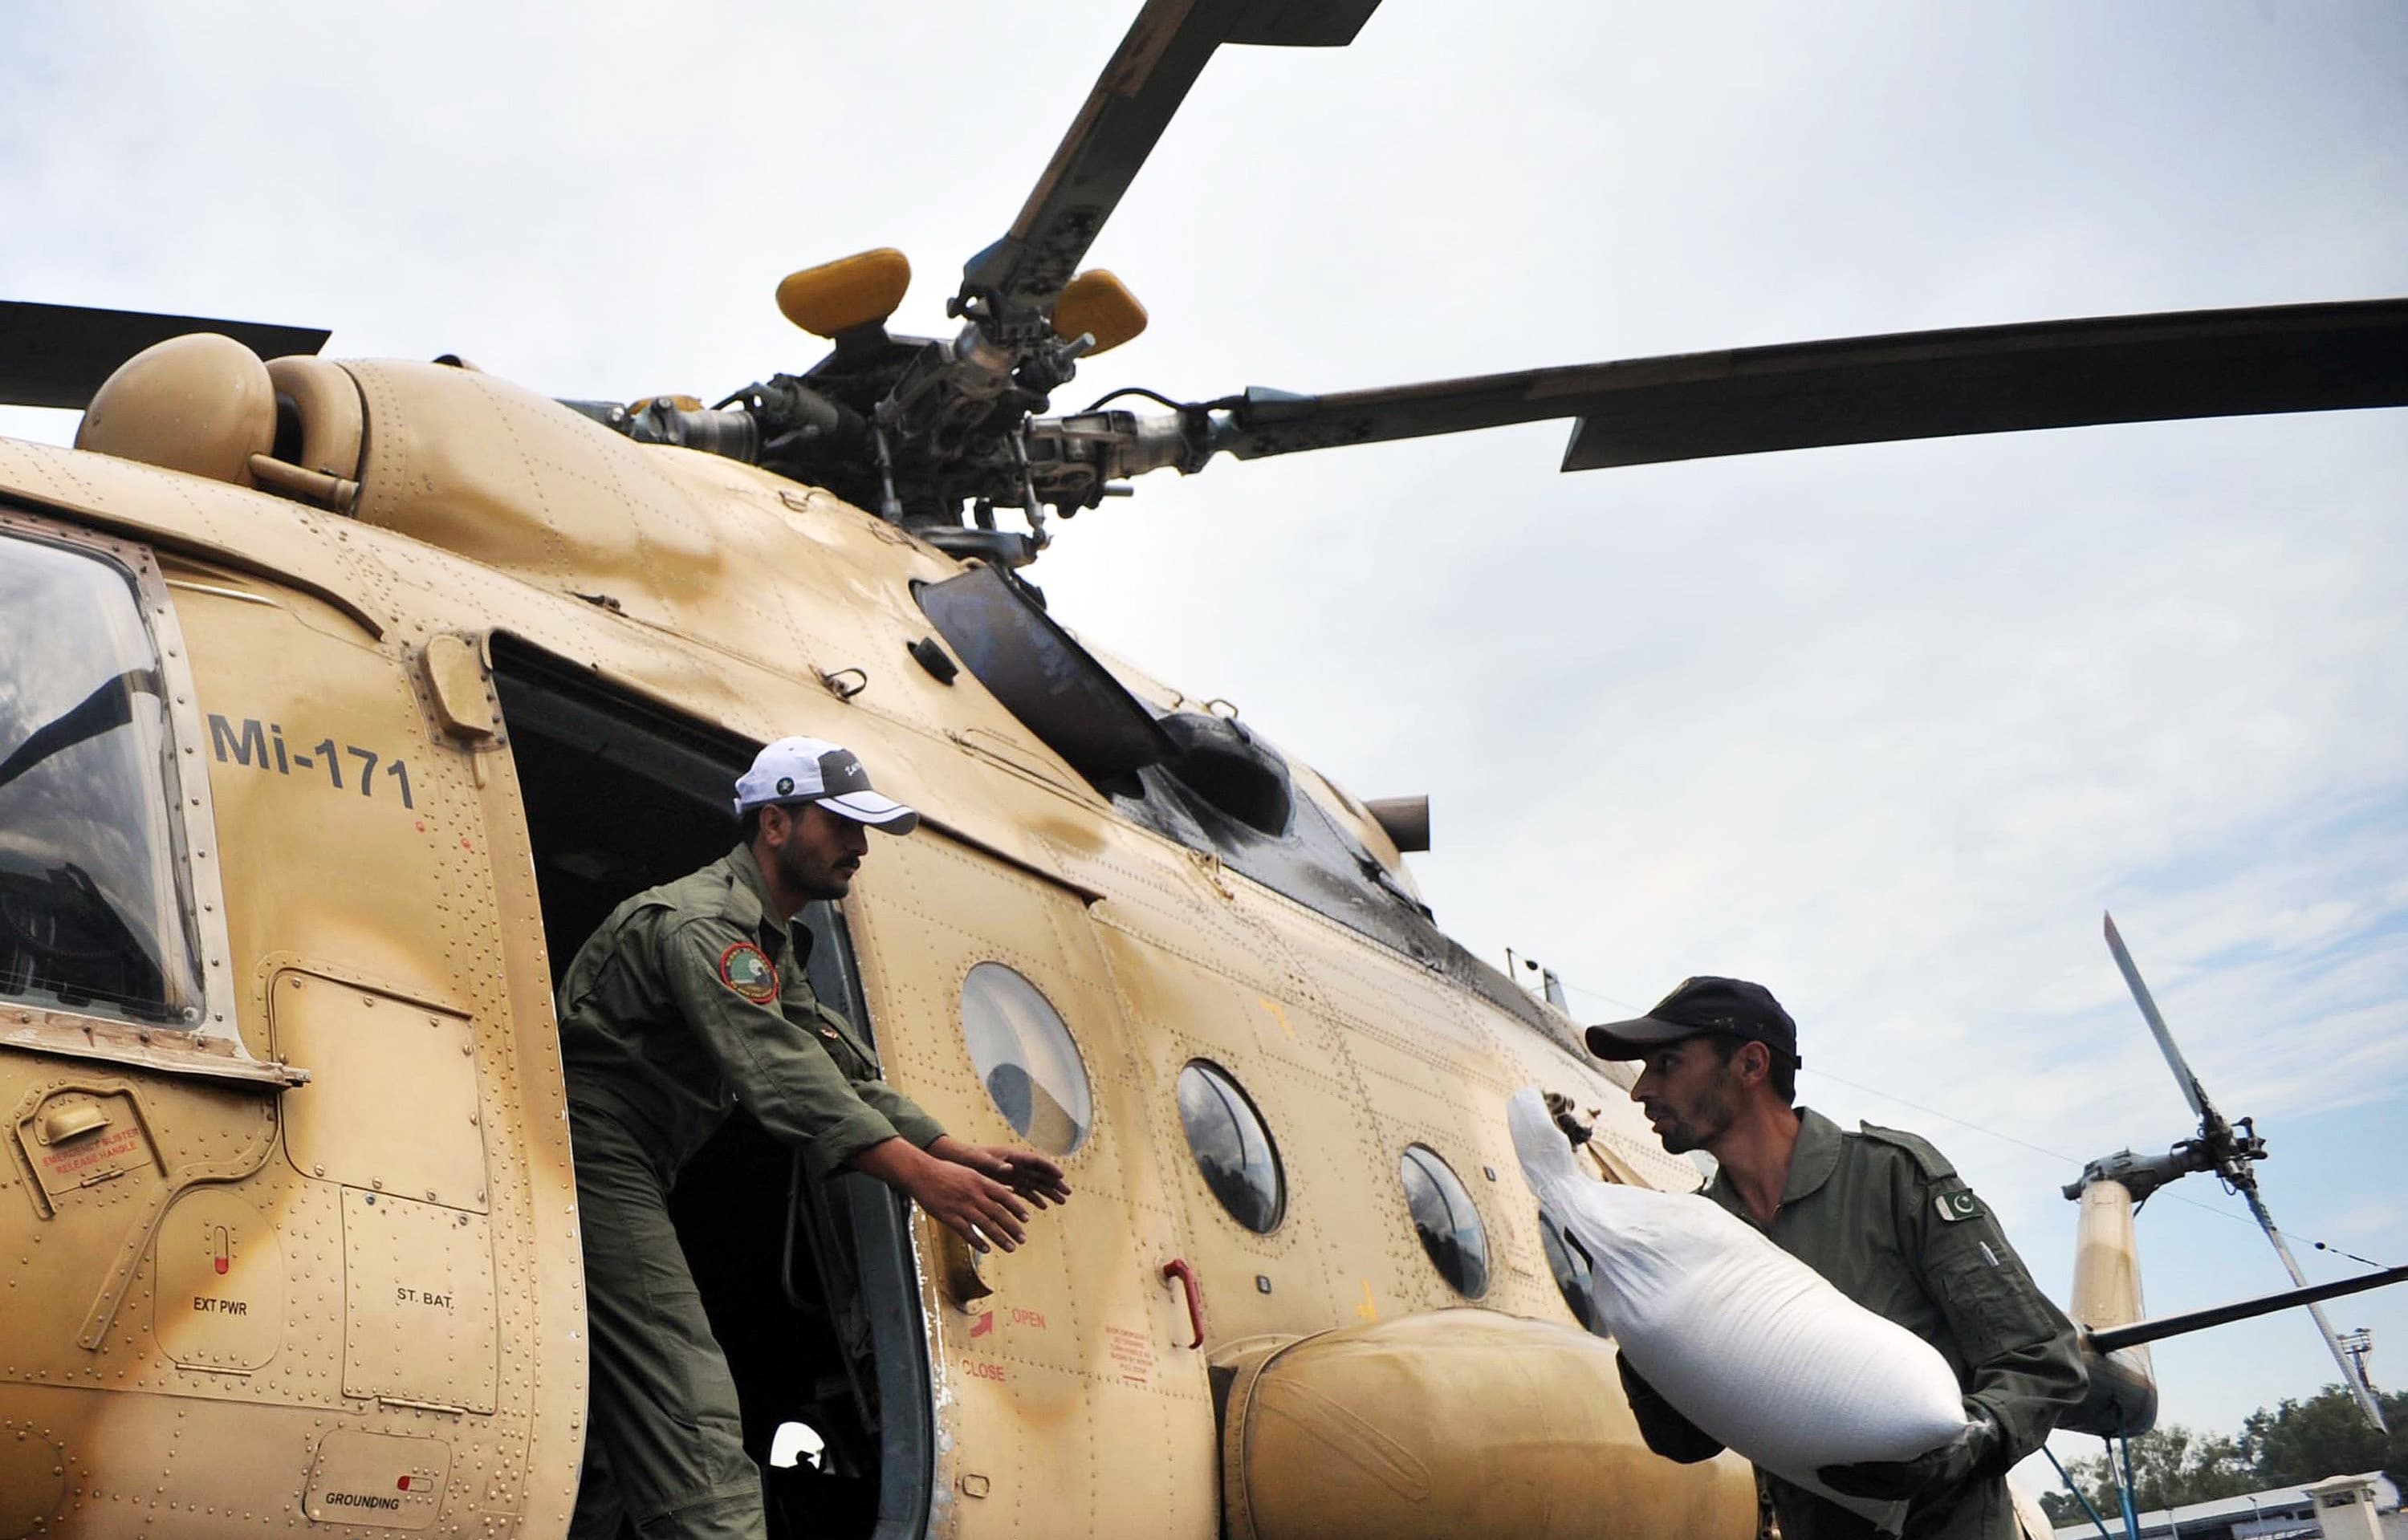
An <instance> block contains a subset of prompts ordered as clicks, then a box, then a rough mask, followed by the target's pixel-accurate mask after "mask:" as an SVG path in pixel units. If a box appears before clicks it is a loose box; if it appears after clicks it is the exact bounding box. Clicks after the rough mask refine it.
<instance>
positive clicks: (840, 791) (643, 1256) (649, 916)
mask: <svg viewBox="0 0 2408 1540" xmlns="http://www.w3.org/2000/svg"><path fill="white" fill-rule="evenodd" d="M736 812H737V816H738V819H740V820H742V824H743V834H744V838H743V842H742V843H741V844H739V845H738V846H737V847H736V848H734V849H733V850H731V851H729V852H728V853H727V854H726V855H724V856H723V857H721V858H720V859H719V860H717V861H714V862H712V863H710V865H708V866H705V867H703V868H702V869H701V870H700V871H698V872H695V873H694V874H693V875H692V876H690V877H681V878H680V879H678V880H677V881H675V882H671V883H668V884H667V885H665V886H663V887H659V888H653V889H651V890H649V891H645V892H641V893H638V894H637V895H636V896H635V897H633V898H631V899H628V900H627V901H626V902H625V903H624V904H622V905H619V906H618V908H616V909H615V910H613V911H611V914H610V918H609V920H605V921H603V923H602V927H601V928H600V929H599V930H597V931H595V933H594V935H593V937H592V938H591V939H589V940H588V941H587V942H586V943H585V945H584V946H583V947H582V948H579V950H578V953H577V957H576V960H575V961H574V962H571V963H570V964H569V966H568V972H567V973H566V975H565V976H564V977H563V978H562V980H561V985H560V1001H559V1005H560V1046H561V1061H562V1065H563V1069H564V1072H565V1074H566V1079H567V1084H568V1124H569V1133H570V1137H571V1141H572V1144H573V1146H574V1149H575V1154H576V1162H577V1198H578V1206H579V1209H580V1220H581V1229H582V1233H583V1234H584V1237H585V1280H586V1311H587V1320H588V1324H589V1327H590V1331H591V1340H590V1343H589V1353H588V1357H589V1360H590V1363H591V1398H592V1416H591V1418H590V1419H589V1424H588V1428H587V1434H586V1468H585V1476H584V1479H583V1480H582V1481H581V1483H580V1486H579V1490H578V1499H577V1515H576V1518H575V1519H574V1521H573V1522H572V1524H571V1527H570V1533H572V1534H573V1535H577V1536H580V1537H590V1540H609V1537H615V1536H617V1535H619V1534H620V1533H622V1526H623V1523H624V1524H632V1526H633V1529H634V1531H635V1533H638V1534H641V1535H642V1536H644V1537H645V1540H665V1537H668V1536H679V1537H686V1536H694V1537H702V1536H710V1537H714V1540H716V1537H725V1540H762V1537H763V1536H764V1535H765V1533H766V1529H765V1523H764V1519H763V1516H762V1502H761V1477H760V1472H759V1470H758V1469H757V1468H756V1467H755V1466H754V1465H753V1462H752V1460H751V1458H750V1457H749V1456H748V1455H746V1453H745V1452H744V1445H743V1435H742V1424H741V1419H740V1415H739V1412H738V1406H737V1398H736V1383H735V1381H734V1379H733V1378H732V1377H730V1376H729V1374H728V1371H727V1362H726V1359H725V1357H724V1355H723V1354H722V1353H721V1351H720V1348H719V1344H718V1342H717V1340H716V1339H714V1338H713V1337H712V1335H711V1333H710V1321H709V1320H708V1319H706V1318H705V1316H704V1314H703V1308H702V1299H701V1296H700V1294H699V1293H698V1292H696V1290H695V1283H694V1276H693V1274H692V1272H691V1270H690V1269H689V1268H688V1266H687V1263H686V1259H685V1254H684V1252H683V1250H682V1249H681V1248H680V1247H679V1244H678V1237H677V1231H676V1228H675V1227H674V1226H673V1225H672V1224H671V1222H670V1219H669V1208H668V1194H669V1190H670V1189H671V1188H672V1187H673V1186H675V1185H676V1182H677V1177H678V1172H679V1171H680V1169H681V1168H682V1167H683V1166H684V1164H685V1162H687V1161H688V1160H690V1159H691V1158H692V1157H693V1156H694V1154H695V1151H696V1150H698V1149H700V1148H702V1146H703V1144H704V1142H705V1141H706V1140H708V1139H709V1138H710V1135H711V1134H712V1133H713V1132H714V1131H715V1130H717V1129H718V1127H719V1126H720V1124H721V1123H722V1122H724V1120H725V1119H726V1118H727V1116H728V1113H729V1112H730V1110H731V1109H732V1108H734V1107H736V1106H738V1105H741V1106H743V1108H744V1109H745V1110H746V1111H747V1112H750V1113H751V1114H752V1115H753V1117H754V1118H755V1119H759V1121H760V1123H761V1126H762V1127H763V1128H765V1129H767V1131H768V1132H769V1133H770V1134H773V1135H775V1136H777V1137H778V1138H780V1139H782V1140H784V1141H786V1142H788V1143H790V1144H792V1145H793V1146H794V1147H796V1148H798V1149H800V1150H801V1151H802V1153H803V1157H804V1161H805V1163H806V1165H807V1167H808V1168H809V1170H810V1172H811V1173H812V1175H813V1176H826V1175H827V1174H829V1173H831V1172H834V1171H838V1170H839V1169H843V1168H846V1167H850V1168H852V1169H853V1170H856V1171H866V1172H868V1173H869V1174H870V1175H872V1176H877V1177H879V1178H881V1179H882V1180H883V1181H885V1182H886V1183H887V1184H888V1185H890V1186H892V1187H894V1188H896V1190H897V1191H901V1192H903V1193H905V1194H907V1195H908V1196H910V1198H911V1199H912V1200H913V1201H915V1202H917V1203H918V1204H919V1205H920V1206H921V1207H923V1208H925V1209H926V1210H927V1211H928V1213H929V1214H930V1215H931V1216H933V1217H934V1218H935V1219H938V1220H939V1222H941V1223H943V1224H945V1225H946V1226H948V1227H950V1228H951V1229H953V1231H955V1232H956V1233H960V1234H962V1235H963V1236H965V1237H967V1238H968V1240H969V1242H970V1244H971V1245H972V1246H974V1247H977V1248H979V1249H980V1250H985V1249H986V1248H987V1247H988V1245H989V1244H990V1243H992V1244H994V1245H996V1246H1000V1247H1002V1248H1004V1249H1005V1250H1007V1251H1009V1250H1011V1249H1012V1248H1014V1247H1015V1246H1017V1245H1018V1244H1019V1242H1020V1241H1021V1240H1022V1239H1023V1238H1024V1237H1025V1232H1024V1231H1023V1229H1022V1224H1023V1221H1025V1219H1027V1217H1028V1209H1027V1207H1026V1206H1025V1205H1026V1204H1029V1203H1033V1204H1035V1205H1038V1206H1039V1207H1043V1206H1045V1205H1047V1204H1048V1203H1059V1202H1062V1201H1064V1200H1065V1199H1067V1198H1068V1196H1069V1188H1068V1185H1067V1184H1065V1183H1064V1181H1063V1179H1062V1171H1061V1168H1060V1167H1059V1166H1057V1165H1055V1164H1054V1162H1052V1161H1049V1160H1047V1159H1046V1158H1045V1157H1044V1156H1042V1155H1039V1154H1036V1153H1034V1152H1032V1151H1029V1150H1025V1149H1013V1148H980V1147H977V1146H971V1145H966V1144H963V1143H961V1142H960V1141H959V1140H956V1139H954V1138H953V1137H951V1136H950V1135H948V1134H946V1133H945V1131H944V1130H943V1129H942V1128H941V1127H939V1125H938V1124H937V1122H936V1120H935V1119H931V1118H930V1117H929V1116H928V1115H927V1114H926V1113H925V1112H923V1111H921V1110H920V1109H919V1108H918V1107H917V1106H914V1105H912V1103H911V1101H910V1098H909V1097H907V1096H905V1095H903V1093H902V1092H900V1091H896V1090H895V1089H894V1088H893V1087H891V1086H889V1085H887V1084H886V1083H885V1082H884V1081H882V1080H881V1079H880V1078H879V1069H878V1061H877V1059H876V1058H875V1057H874V1056H873V1055H872V1054H871V1052H870V1050H869V1048H868V1047H867V1045H866V1044H865V1043H864V1042H863V1041H862V1040H861V1039H860V1037H858V1036H857V1035H856V1034H854V1033H853V1028H852V1026H851V1024H850V1023H849V1022H847V1021H846V1020H845V1019H844V1018H843V1017H842V1016H840V1015H839V1014H838V1013H837V1012H836V1011H834V1010H832V1009H830V1008H829V1007H828V1006H827V1005H824V1003H822V1002H821V1001H820V1000H819V999H818V998H817V997H816V996H815V995H814V994H813V993H812V992H811V987H810V983H809V982H808V981H807V980H806V978H805V977H804V962H805V960H806V959H807V957H808V956H809V954H810V945H811V934H810V931H809V930H807V929H805V928H804V927H802V926H800V925H796V924H794V923H793V920H794V917H795V915H796V912H797V911H799V910H800V909H801V908H802V906H803V905H805V904H807V903H809V902H810V901H812V900H814V899H836V898H841V897H842V896H843V895H844V893H845V892H846V891H847V890H848V889H849V888H850V887H851V885H852V881H853V873H854V872H855V871H856V870H858V869H859V867H860V865H861V862H862V859H863V857H864V856H865V855H866V854H867V851H868V848H869V837H868V834H867V829H868V828H871V827H876V828H880V829H882V830H885V831H886V832H888V833H890V834H909V833H910V831H911V829H912V828H913V826H914V825H915V824H916V823H917V822H918V821H919V815H918V814H917V813H915V812H913V811H912V810H911V809H910V808H909V807H906V806H903V805H902V804H901V803H898V802H896V801H894V800H892V799H891V798H888V797H884V796H882V795H880V794H879V793H878V792H877V791H873V790H872V789H871V788H870V784H869V777H868V775H867V773H866V772H865V771H864V770H863V769H862V767H861V762H860V761H859V760H858V759H856V758H855V757H854V756H853V754H852V753H850V752H849V751H847V750H846V749H841V748H839V747H838V746H837V745H835V744H831V743H824V742H821V741H820V740H818V739H815V738H781V739H780V740H779V741H777V742H776V743H773V744H771V745H769V747H767V749H763V750H761V753H760V755H759V757H757V758H756V759H755V760H754V761H753V768H752V769H751V770H749V771H747V772H746V773H745V774H744V776H743V777H740V778H739V779H738V781H737V783H736Z"/></svg>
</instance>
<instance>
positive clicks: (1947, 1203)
mask: <svg viewBox="0 0 2408 1540" xmlns="http://www.w3.org/2000/svg"><path fill="white" fill-rule="evenodd" d="M1931 1206H1932V1207H1934V1208H1936V1209H1938V1210H1939V1211H1940V1217H1941V1218H1942V1219H1946V1220H1948V1221H1949V1222H1950V1223H1952V1224H1953V1223H1955V1222H1956V1221H1957V1220H1958V1219H1980V1218H1981V1217H1982V1200H1981V1199H1979V1198H1977V1197H1975V1196H1973V1194H1972V1193H1971V1192H1970V1191H1966V1190H1965V1189H1964V1188H1961V1187H1960V1188H1958V1189H1957V1191H1954V1192H1941V1193H1937V1194H1935V1195H1934V1196H1933V1197H1932V1200H1931Z"/></svg>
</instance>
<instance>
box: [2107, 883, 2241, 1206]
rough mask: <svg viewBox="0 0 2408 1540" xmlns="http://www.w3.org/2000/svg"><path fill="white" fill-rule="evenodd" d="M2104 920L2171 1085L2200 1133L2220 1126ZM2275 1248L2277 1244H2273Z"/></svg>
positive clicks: (2121, 945)
mask: <svg viewBox="0 0 2408 1540" xmlns="http://www.w3.org/2000/svg"><path fill="white" fill-rule="evenodd" d="M2106 920H2107V949H2108V950H2109V951H2111V952H2113V953H2114V954H2115V966H2116V967H2118V968H2120V969H2121V970H2123V974H2124V982H2125V983H2126V984H2128V985H2129V986H2130V987H2131V990H2132V1003H2133V1004H2135V1005H2139V1006H2140V1007H2141V1015H2142V1017H2143V1019H2145V1020H2147V1021H2148V1023H2149V1033H2150V1034H2151V1035H2152V1036H2154V1037H2156V1038H2157V1050H2158V1051H2159V1052H2161V1053H2163V1054H2164V1055H2165V1056H2166V1065H2167V1067H2168V1068H2170V1069H2171V1070H2172V1071H2173V1072H2174V1082H2175V1084H2177V1085H2179V1086H2181V1087H2182V1093H2183V1100H2184V1101H2186V1102H2188V1103H2189V1104H2190V1109H2191V1111H2192V1112H2194V1113H2196V1114H2198V1115H2199V1119H2200V1128H2201V1131H2202V1132H2212V1131H2211V1130H2210V1129H2209V1126H2208V1125H2210V1124H2214V1123H2221V1122H2222V1121H2223V1119H2222V1118H2220V1117H2219V1116H2217V1114H2216V1111H2215V1106H2214V1103H2212V1102H2210V1101H2209V1100H2208V1099H2207V1090H2206V1088H2205V1087H2203V1086H2201V1085H2200V1083H2199V1077H2198V1076H2197V1075H2194V1074H2192V1073H2191V1067H2190V1062H2189V1061H2187V1060H2186V1059H2185V1058H2184V1057H2183V1054H2182V1049H2181V1048H2176V1047H2175V1046H2174V1034H2172V1033H2171V1032H2169V1031H2167V1030H2166V1019H2165V1018H2164V1017H2162V1016H2160V1015H2158V1014H2157V1002H2156V1001H2155V1000H2153V999H2151V998H2150V997H2149V986H2148V985H2146V984H2143V982H2141V970H2140V969H2139V968H2138V967H2135V966H2134V965H2133V963H2132V954H2131V953H2130V952H2128V951H2127V950H2125V948H2124V938H2123V937H2122V936H2121V935H2119V934H2116V931H2115V917H2114V915H2112V914H2111V915H2109V916H2107V917H2106ZM2276 1244H2277V1245H2279V1244H2280V1243H2279V1242H2278V1243H2276Z"/></svg>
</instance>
